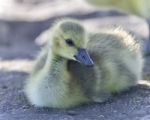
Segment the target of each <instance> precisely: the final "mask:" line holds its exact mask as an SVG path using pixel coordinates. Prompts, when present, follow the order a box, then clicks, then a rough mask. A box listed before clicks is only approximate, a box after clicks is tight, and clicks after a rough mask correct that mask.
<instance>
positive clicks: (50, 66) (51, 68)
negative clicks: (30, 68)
mask: <svg viewBox="0 0 150 120" xmlns="http://www.w3.org/2000/svg"><path fill="white" fill-rule="evenodd" d="M67 61H68V60H67V59H65V58H63V57H61V56H59V55H57V54H55V53H54V52H52V51H50V52H49V53H48V58H47V61H46V64H45V69H46V71H48V72H49V73H55V75H56V76H57V73H60V72H61V71H63V70H66V68H67Z"/></svg>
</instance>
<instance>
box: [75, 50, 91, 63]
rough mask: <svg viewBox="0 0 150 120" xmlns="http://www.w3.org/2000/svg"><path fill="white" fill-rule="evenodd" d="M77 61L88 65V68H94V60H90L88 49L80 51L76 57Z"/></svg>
mask: <svg viewBox="0 0 150 120" xmlns="http://www.w3.org/2000/svg"><path fill="white" fill-rule="evenodd" d="M74 57H75V58H76V60H78V61H79V62H80V63H82V64H84V65H86V66H93V65H94V63H93V60H92V59H91V58H90V55H89V54H88V52H87V51H86V49H83V48H80V49H78V53H77V55H75V56H74Z"/></svg>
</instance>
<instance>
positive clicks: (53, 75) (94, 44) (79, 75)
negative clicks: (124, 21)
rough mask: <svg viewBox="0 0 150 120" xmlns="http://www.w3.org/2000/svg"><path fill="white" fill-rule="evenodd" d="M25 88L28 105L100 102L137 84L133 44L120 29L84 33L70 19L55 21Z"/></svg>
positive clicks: (139, 59) (136, 52) (136, 51)
mask: <svg viewBox="0 0 150 120" xmlns="http://www.w3.org/2000/svg"><path fill="white" fill-rule="evenodd" d="M50 31H51V34H50V35H49V41H48V44H47V45H46V46H45V47H44V48H43V49H42V51H41V53H40V54H39V55H38V56H37V59H36V61H35V67H34V69H33V71H32V72H31V74H30V75H29V77H28V80H27V81H26V84H25V88H24V91H25V94H26V96H27V98H28V100H29V102H30V103H31V104H33V105H35V106H38V107H54V108H68V107H73V106H76V105H80V104H83V103H87V102H93V101H94V102H103V101H105V100H107V99H108V98H109V97H110V96H111V93H115V92H121V91H124V90H126V89H128V88H129V87H131V86H134V85H136V83H137V81H138V80H140V79H141V71H142V57H141V52H140V48H139V44H138V43H136V42H135V40H134V39H133V38H132V36H130V35H129V34H127V33H126V32H125V31H123V30H121V29H116V30H107V31H103V32H99V33H88V31H87V30H85V28H84V27H83V26H82V25H81V24H80V23H79V22H78V21H76V20H72V19H64V20H60V21H57V22H56V23H55V24H54V25H53V27H52V28H51V29H50Z"/></svg>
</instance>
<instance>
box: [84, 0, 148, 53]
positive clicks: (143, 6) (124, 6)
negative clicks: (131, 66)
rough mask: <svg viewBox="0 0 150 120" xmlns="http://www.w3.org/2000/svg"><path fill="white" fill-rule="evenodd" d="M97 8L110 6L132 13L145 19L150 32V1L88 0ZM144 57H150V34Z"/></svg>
mask: <svg viewBox="0 0 150 120" xmlns="http://www.w3.org/2000/svg"><path fill="white" fill-rule="evenodd" d="M86 1H87V2H89V3H91V4H93V5H96V6H100V7H102V6H108V7H112V8H114V9H117V10H121V11H124V12H127V13H131V14H134V15H137V16H140V17H142V18H145V19H146V20H147V23H148V25H149V26H148V27H149V32H150V14H149V13H150V0H86ZM144 55H150V33H149V40H147V41H146V43H145V45H144Z"/></svg>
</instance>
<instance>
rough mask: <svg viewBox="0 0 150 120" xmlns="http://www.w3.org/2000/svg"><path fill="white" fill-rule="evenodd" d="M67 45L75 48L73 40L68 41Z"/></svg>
mask: <svg viewBox="0 0 150 120" xmlns="http://www.w3.org/2000/svg"><path fill="white" fill-rule="evenodd" d="M66 43H67V44H68V45H69V46H74V42H73V41H72V40H71V39H66Z"/></svg>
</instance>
